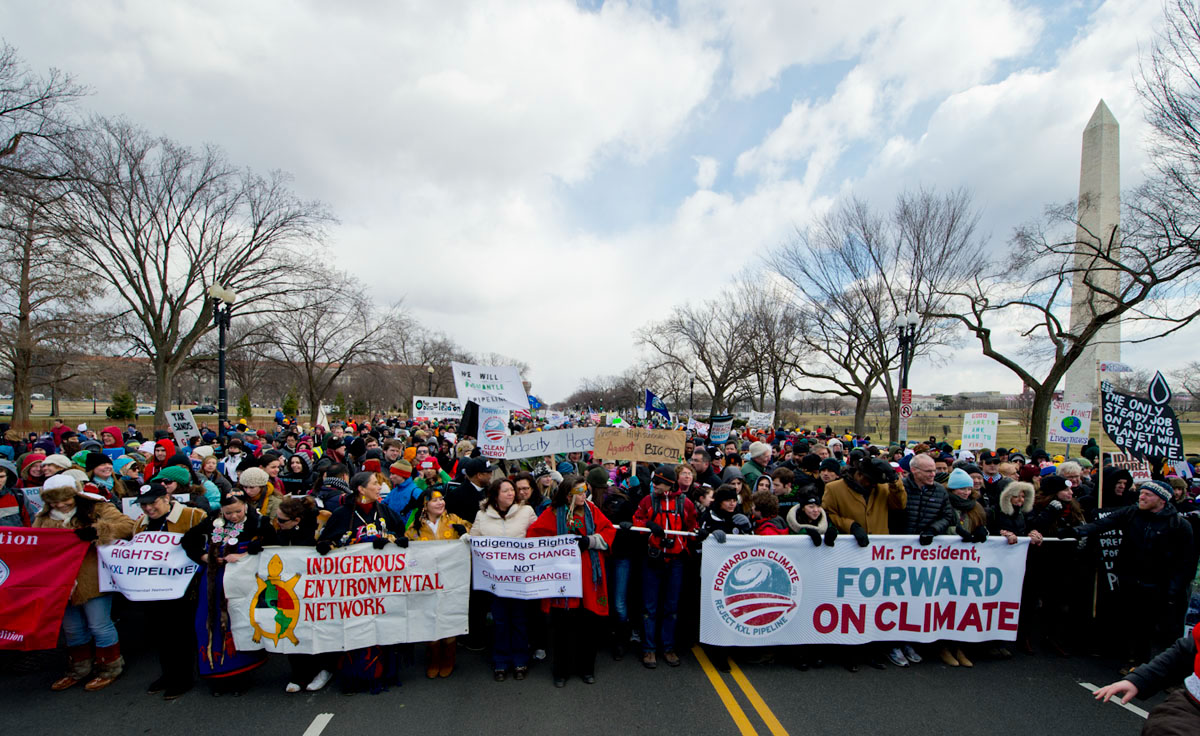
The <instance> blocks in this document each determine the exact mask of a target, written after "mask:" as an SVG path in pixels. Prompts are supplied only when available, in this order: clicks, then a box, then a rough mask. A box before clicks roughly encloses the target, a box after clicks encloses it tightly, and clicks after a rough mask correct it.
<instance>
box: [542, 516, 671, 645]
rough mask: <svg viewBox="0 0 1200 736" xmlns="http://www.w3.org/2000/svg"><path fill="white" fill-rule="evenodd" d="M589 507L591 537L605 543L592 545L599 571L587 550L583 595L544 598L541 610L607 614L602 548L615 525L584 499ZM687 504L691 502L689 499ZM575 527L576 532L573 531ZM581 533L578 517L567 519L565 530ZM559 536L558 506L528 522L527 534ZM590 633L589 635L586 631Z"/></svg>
mask: <svg viewBox="0 0 1200 736" xmlns="http://www.w3.org/2000/svg"><path fill="white" fill-rule="evenodd" d="M586 503H587V505H588V508H589V509H590V510H591V512H592V523H593V525H594V527H595V532H594V534H593V536H599V537H600V539H601V540H602V541H603V542H604V546H603V547H593V548H592V549H596V550H597V552H598V554H599V560H600V565H599V568H600V569H599V570H595V571H594V572H593V570H594V568H593V567H592V555H591V554H590V550H589V551H585V552H583V553H582V554H580V558H582V562H583V564H582V570H581V572H582V573H583V574H582V575H581V577H582V579H583V598H543V599H542V611H543V612H547V613H548V612H549V611H550V609H551V608H579V607H580V606H582V607H583V608H586V609H587V610H589V611H591V612H592V613H594V614H596V615H597V616H607V615H608V579H607V577H606V574H605V570H604V567H605V566H604V555H605V550H606V549H607V548H608V547H611V546H612V543H613V539H614V538H616V536H617V528H616V527H614V526H613V525H612V522H611V521H609V520H608V517H606V516H605V515H604V512H603V511H601V510H600V508H599V507H598V506H596V504H594V503H592V502H591V501H587V502H586ZM689 503H690V502H689ZM572 530H575V531H572ZM567 533H578V534H580V535H583V534H584V530H583V529H582V528H581V527H580V526H579V517H576V518H575V519H571V520H569V521H568V532H567ZM557 535H558V509H557V508H555V507H554V506H551V507H550V508H548V509H546V510H545V511H543V512H542V514H541V516H539V517H538V518H537V521H535V522H533V524H531V525H530V527H529V531H528V532H526V536H529V537H553V536H557ZM585 635H589V634H585Z"/></svg>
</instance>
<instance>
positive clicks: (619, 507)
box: [538, 486, 646, 560]
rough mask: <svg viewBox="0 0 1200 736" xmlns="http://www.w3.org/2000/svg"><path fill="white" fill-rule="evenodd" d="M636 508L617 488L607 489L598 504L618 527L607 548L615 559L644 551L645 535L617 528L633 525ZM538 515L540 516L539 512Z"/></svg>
mask: <svg viewBox="0 0 1200 736" xmlns="http://www.w3.org/2000/svg"><path fill="white" fill-rule="evenodd" d="M637 507H638V502H637V501H634V500H633V499H632V498H630V497H629V496H628V495H626V494H625V493H624V492H622V491H621V490H620V489H619V488H618V487H617V486H613V487H611V488H609V489H608V492H607V493H605V494H604V499H603V500H602V501H601V502H600V510H601V511H603V512H604V515H605V516H606V517H608V520H609V521H611V522H612V523H613V524H614V525H616V526H618V529H617V535H616V537H615V538H614V539H613V543H612V544H611V545H610V548H609V554H610V555H611V556H612V557H613V558H615V559H619V560H625V559H632V558H635V557H640V556H641V553H642V552H643V551H644V550H645V549H646V539H645V536H646V535H645V534H642V533H641V532H635V531H625V530H624V529H621V528H619V526H620V524H621V522H622V521H628V522H630V523H633V515H634V514H635V513H637ZM543 510H544V509H543ZM538 515H539V516H540V515H541V514H540V512H539V514H538Z"/></svg>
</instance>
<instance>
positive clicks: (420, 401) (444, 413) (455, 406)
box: [412, 396, 463, 421]
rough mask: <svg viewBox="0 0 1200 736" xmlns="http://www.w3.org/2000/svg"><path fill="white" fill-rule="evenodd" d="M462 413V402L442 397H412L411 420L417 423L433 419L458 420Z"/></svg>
mask: <svg viewBox="0 0 1200 736" xmlns="http://www.w3.org/2000/svg"><path fill="white" fill-rule="evenodd" d="M462 413H463V402H461V401H459V400H458V399H453V398H446V397H444V396H414V397H413V403H412V418H413V419H415V420H418V421H425V420H433V419H458V418H459V417H461V416H462Z"/></svg>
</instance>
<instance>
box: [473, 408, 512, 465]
mask: <svg viewBox="0 0 1200 736" xmlns="http://www.w3.org/2000/svg"><path fill="white" fill-rule="evenodd" d="M478 439H479V453H480V454H481V455H483V456H484V457H492V458H501V457H504V455H505V453H507V452H508V409H497V408H496V407H494V406H481V407H479V437H478Z"/></svg>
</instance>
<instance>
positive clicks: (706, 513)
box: [700, 504, 752, 534]
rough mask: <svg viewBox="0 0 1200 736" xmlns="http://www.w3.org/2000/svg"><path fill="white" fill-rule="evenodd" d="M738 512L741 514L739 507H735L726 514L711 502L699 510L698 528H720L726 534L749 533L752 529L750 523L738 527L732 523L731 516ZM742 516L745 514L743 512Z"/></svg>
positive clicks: (712, 529) (709, 529) (711, 529)
mask: <svg viewBox="0 0 1200 736" xmlns="http://www.w3.org/2000/svg"><path fill="white" fill-rule="evenodd" d="M738 514H742V510H741V509H740V508H738V509H735V510H734V512H733V513H732V514H726V513H725V512H724V511H722V510H721V509H719V508H717V506H716V504H713V505H712V506H709V507H708V508H706V509H704V510H703V511H701V512H700V528H701V529H705V530H707V531H709V532H712V531H714V530H717V529H720V530H721V531H723V532H725V533H726V534H749V533H750V531H751V529H752V527H751V525H750V524H746V526H744V527H741V528H739V527H738V526H737V525H736V524H734V523H733V517H734V516H737V515H738ZM742 516H745V514H742Z"/></svg>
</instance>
